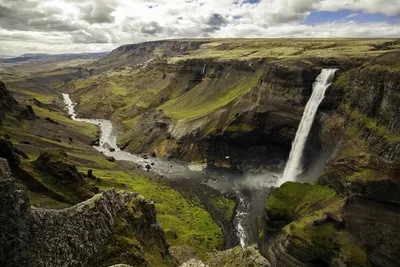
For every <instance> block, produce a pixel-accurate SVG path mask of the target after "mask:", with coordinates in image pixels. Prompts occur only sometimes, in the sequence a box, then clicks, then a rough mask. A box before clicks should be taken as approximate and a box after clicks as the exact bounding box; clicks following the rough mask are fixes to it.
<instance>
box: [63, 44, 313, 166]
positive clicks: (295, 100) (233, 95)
mask: <svg viewBox="0 0 400 267" xmlns="http://www.w3.org/2000/svg"><path fill="white" fill-rule="evenodd" d="M137 49H139V48H138V47H136V46H135V47H134V48H132V53H133V52H135V53H139V52H140V51H138V50H137ZM139 50H140V49H139ZM127 53H128V52H125V53H124V54H127ZM143 55H147V54H146V53H143ZM110 60H111V59H110ZM319 72H320V68H318V67H314V66H313V65H312V64H310V63H307V62H305V61H301V60H300V61H298V62H296V63H295V64H292V65H291V64H289V63H284V64H283V63H274V62H268V61H266V60H249V61H238V60H227V61H217V60H212V59H190V60H185V61H179V62H162V61H160V60H155V61H154V62H152V63H149V64H148V65H147V66H145V67H142V68H139V69H134V70H130V69H129V68H128V69H126V68H124V69H121V70H113V72H112V73H110V72H107V73H104V74H102V75H100V76H97V77H96V79H95V78H93V80H87V81H84V82H82V83H81V82H79V83H74V84H70V85H68V86H73V89H72V97H73V98H74V99H76V100H77V101H78V105H77V111H78V114H79V116H83V117H99V116H101V115H100V113H102V114H105V116H106V117H109V118H111V119H112V120H114V121H118V122H120V127H119V130H120V138H119V143H120V145H121V146H122V147H123V148H125V149H127V150H129V151H131V152H135V153H152V152H154V153H156V155H157V156H158V157H175V158H179V159H184V160H186V161H207V162H209V163H214V164H217V165H223V166H232V167H238V168H241V166H244V165H249V164H251V165H258V166H259V165H262V164H271V163H278V162H280V161H282V160H284V159H285V158H286V156H287V154H288V151H289V150H290V144H291V140H292V139H293V137H294V134H295V132H296V128H297V125H298V123H299V121H300V118H301V114H302V110H303V107H304V105H305V103H306V102H307V99H308V98H309V96H310V94H311V89H312V84H313V82H314V80H315V77H316V76H317V75H318V74H319ZM116 77H119V79H118V80H116V79H115V78H116ZM128 86H129V88H127V87H128ZM124 88H126V89H124ZM70 89H71V88H70ZM117 91H118V92H117ZM99 92H102V93H101V94H99ZM103 92H104V93H103ZM122 94H125V95H126V97H125V98H123V97H122ZM128 100H129V101H128ZM194 100H195V101H194ZM249 137H251V138H249ZM266 153H267V154H268V156H267V157H265V156H264V155H265V154H266ZM227 156H229V160H226V157H227ZM266 158H267V159H269V160H267V162H266V161H265V159H266ZM246 159H252V162H246ZM271 159H274V160H271Z"/></svg>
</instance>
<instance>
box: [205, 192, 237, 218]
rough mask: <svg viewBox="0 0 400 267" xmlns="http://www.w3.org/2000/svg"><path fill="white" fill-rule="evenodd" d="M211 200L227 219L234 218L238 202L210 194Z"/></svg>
mask: <svg viewBox="0 0 400 267" xmlns="http://www.w3.org/2000/svg"><path fill="white" fill-rule="evenodd" d="M209 200H210V202H211V204H212V205H213V206H214V207H215V208H217V209H219V210H221V211H222V213H223V215H224V218H225V220H226V221H229V220H231V219H232V218H233V215H234V212H235V208H236V202H235V201H234V200H232V199H230V198H227V197H219V196H210V197H209Z"/></svg>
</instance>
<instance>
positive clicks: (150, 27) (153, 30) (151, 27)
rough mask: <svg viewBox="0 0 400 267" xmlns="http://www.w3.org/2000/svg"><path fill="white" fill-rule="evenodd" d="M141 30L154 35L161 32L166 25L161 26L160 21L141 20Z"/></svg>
mask: <svg viewBox="0 0 400 267" xmlns="http://www.w3.org/2000/svg"><path fill="white" fill-rule="evenodd" d="M139 30H140V32H141V33H145V34H149V35H154V34H157V33H161V32H162V31H163V30H164V27H162V26H160V24H158V22H156V21H151V22H141V23H140V24H139Z"/></svg>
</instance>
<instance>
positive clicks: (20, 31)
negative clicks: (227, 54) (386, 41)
mask: <svg viewBox="0 0 400 267" xmlns="http://www.w3.org/2000/svg"><path fill="white" fill-rule="evenodd" d="M343 9H346V10H350V11H351V12H352V15H350V16H349V18H351V17H355V16H357V15H358V14H359V15H363V14H366V13H371V14H376V13H381V14H384V15H386V16H398V17H399V18H400V4H399V2H398V0H302V1H299V0H285V1H282V0H260V1H259V0H218V1H215V0H146V1H141V0H86V1H82V0H0V54H2V53H3V52H2V51H8V52H9V51H14V52H13V53H26V52H29V51H27V50H26V49H25V48H24V47H36V48H37V49H38V51H43V52H50V51H56V52H57V53H60V52H71V51H72V52H77V51H86V50H95V51H99V50H100V51H101V50H107V49H111V48H114V47H116V46H118V45H122V44H127V43H135V42H141V41H150V40H156V39H167V38H202V37H400V19H399V20H397V21H396V20H393V19H391V20H390V21H391V22H382V23H359V22H353V23H347V22H345V21H341V22H340V21H338V22H337V23H328V24H327V23H325V24H318V25H304V24H303V22H304V21H305V20H306V18H307V17H308V16H309V15H310V14H311V13H312V12H315V11H332V12H335V11H338V10H343ZM388 21H389V20H388ZM27 40H29V42H30V43H31V44H29V45H27V44H26V42H27ZM49 43H52V44H53V45H50V44H49ZM54 44H57V45H54ZM77 49H78V50H77Z"/></svg>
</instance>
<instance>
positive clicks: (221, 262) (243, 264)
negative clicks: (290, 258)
mask: <svg viewBox="0 0 400 267" xmlns="http://www.w3.org/2000/svg"><path fill="white" fill-rule="evenodd" d="M221 266H232V267H251V266H257V267H269V266H271V264H270V263H269V262H268V260H267V259H265V258H264V257H263V256H261V255H260V253H258V251H257V250H256V249H255V248H254V247H248V248H245V249H242V248H240V247H235V248H232V249H228V250H224V251H218V252H214V253H210V254H209V255H208V260H206V261H205V263H204V262H202V261H201V260H198V259H191V260H188V261H187V262H185V263H183V264H182V265H180V267H221Z"/></svg>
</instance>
